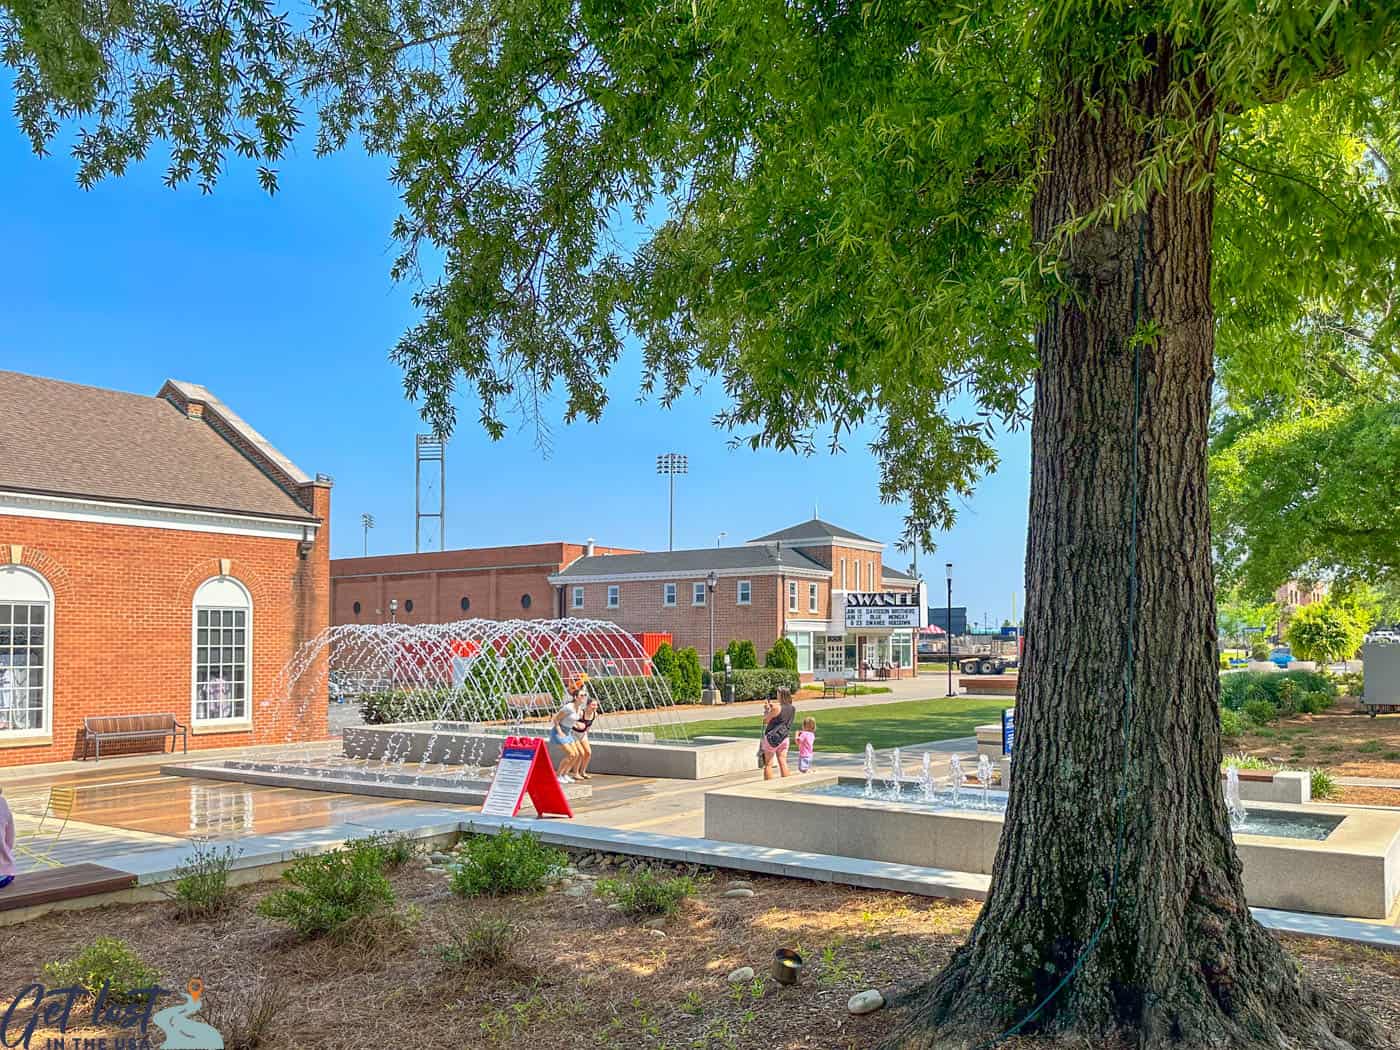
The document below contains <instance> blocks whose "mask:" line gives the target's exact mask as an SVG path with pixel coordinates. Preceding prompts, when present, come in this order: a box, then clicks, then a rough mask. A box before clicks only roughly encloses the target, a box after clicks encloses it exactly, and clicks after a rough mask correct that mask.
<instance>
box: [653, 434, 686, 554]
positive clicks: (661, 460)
mask: <svg viewBox="0 0 1400 1050" xmlns="http://www.w3.org/2000/svg"><path fill="white" fill-rule="evenodd" d="M656 472H657V473H658V474H665V475H667V476H669V477H670V479H671V528H670V539H669V540H668V541H667V546H666V549H667V550H671V551H673V550H675V549H676V475H677V474H689V473H690V461H689V460H688V459H686V457H685V456H683V455H681V453H679V452H663V453H662V454H661V455H659V456H657V457H656Z"/></svg>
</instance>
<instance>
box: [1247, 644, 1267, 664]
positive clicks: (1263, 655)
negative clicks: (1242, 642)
mask: <svg viewBox="0 0 1400 1050" xmlns="http://www.w3.org/2000/svg"><path fill="white" fill-rule="evenodd" d="M1249 658H1250V659H1251V660H1253V661H1255V662H1256V663H1261V664H1262V663H1263V662H1264V661H1265V660H1267V659H1268V658H1269V646H1268V644H1267V643H1265V642H1255V643H1254V644H1253V645H1252V646H1250V648H1249Z"/></svg>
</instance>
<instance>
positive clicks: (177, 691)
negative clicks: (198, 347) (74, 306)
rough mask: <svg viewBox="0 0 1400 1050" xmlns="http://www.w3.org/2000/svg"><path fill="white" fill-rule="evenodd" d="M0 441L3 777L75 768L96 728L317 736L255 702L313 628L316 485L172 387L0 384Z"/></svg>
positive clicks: (200, 400)
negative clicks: (141, 718) (146, 721)
mask: <svg viewBox="0 0 1400 1050" xmlns="http://www.w3.org/2000/svg"><path fill="white" fill-rule="evenodd" d="M0 435H3V438H4V441H3V445H4V448H5V454H4V456H2V457H0V766H7V765H20V764H25V763H36V762H49V761H58V760H65V759H71V758H76V757H78V756H79V755H81V753H82V739H81V738H82V722H83V718H84V717H88V716H95V715H112V714H164V713H173V714H174V715H175V716H176V718H177V720H179V721H180V722H183V723H185V724H186V725H188V726H189V728H190V748H191V750H194V749H197V748H211V747H232V746H239V745H245V744H252V743H281V742H283V741H284V740H285V739H286V738H287V735H288V733H289V732H292V733H295V734H296V736H297V738H298V739H317V738H320V737H324V736H325V735H326V726H325V715H326V707H325V704H324V702H312V703H309V704H307V706H306V708H305V711H304V713H302V714H299V715H298V717H297V718H287V717H286V712H285V710H284V709H283V707H284V705H278V707H277V708H276V709H274V708H273V707H272V701H274V700H277V699H282V698H279V697H276V696H274V695H273V694H274V692H275V691H276V690H277V689H278V688H280V687H281V685H282V683H280V682H279V681H278V676H279V673H280V672H281V671H282V669H283V667H284V666H285V664H286V663H287V661H288V660H289V659H290V658H291V656H292V655H293V653H294V652H295V651H296V650H297V648H298V647H299V646H300V645H301V644H302V643H303V642H304V641H306V640H307V639H309V638H311V637H313V636H315V635H316V634H318V633H319V632H320V631H321V630H323V629H324V628H325V627H326V626H327V625H328V623H329V621H330V564H329V556H328V548H329V540H330V535H329V527H328V522H329V518H330V480H329V479H328V478H325V477H322V476H317V477H315V478H312V477H309V476H307V475H306V474H304V473H303V472H302V471H301V470H300V469H299V468H297V467H296V465H295V464H293V463H292V462H291V461H290V460H289V459H287V458H286V457H285V456H283V455H282V454H281V453H280V452H278V451H277V450H276V449H275V448H273V447H272V446H271V445H270V444H269V443H268V442H267V440H266V439H265V438H263V437H262V435H260V434H259V433H258V432H257V431H256V430H254V429H253V428H252V427H250V426H249V425H248V424H247V423H245V422H244V421H243V420H242V419H240V418H239V417H238V416H237V415H236V414H235V413H234V412H233V411H232V410H231V409H230V408H229V407H228V406H226V405H225V404H223V403H222V402H221V401H219V399H218V398H216V397H215V396H214V395H213V394H211V393H210V392H209V391H208V390H206V389H204V388H203V387H201V386H197V385H194V384H190V383H180V382H175V381H173V380H172V381H168V382H166V383H165V385H164V386H163V387H161V389H160V391H159V392H158V393H157V394H156V396H154V397H149V396H143V395H139V394H129V393H122V392H119V391H114V390H103V389H99V388H96V387H87V386H78V385H75V384H72V383H63V382H58V381H56V380H51V379H43V378H39V377H36V376H28V375H21V374H18V373H14V372H0ZM315 677H316V676H314V675H313V676H309V678H310V679H314V678H315ZM310 699H312V700H317V699H319V700H324V698H323V697H321V698H310ZM136 746H139V747H142V748H149V747H150V746H151V742H149V741H147V742H144V743H141V744H139V745H136ZM109 750H111V751H113V752H115V751H116V750H117V749H116V748H115V747H113V748H110V749H109V748H108V747H106V746H104V748H103V753H104V755H105V754H107V753H108V752H109Z"/></svg>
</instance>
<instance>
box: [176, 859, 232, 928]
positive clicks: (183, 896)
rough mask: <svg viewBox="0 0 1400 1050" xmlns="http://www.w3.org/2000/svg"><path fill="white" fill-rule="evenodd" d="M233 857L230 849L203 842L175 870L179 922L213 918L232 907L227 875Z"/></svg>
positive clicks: (230, 888) (230, 889)
mask: <svg viewBox="0 0 1400 1050" xmlns="http://www.w3.org/2000/svg"><path fill="white" fill-rule="evenodd" d="M234 856H235V854H234V851H233V847H232V846H224V847H223V848H222V849H216V848H215V847H214V846H213V845H211V844H210V843H207V842H202V843H198V844H196V845H195V848H194V853H193V854H191V856H190V859H189V860H188V861H187V862H186V863H184V864H180V865H178V866H177V867H176V868H175V891H174V900H175V908H176V911H177V913H178V914H179V916H180V918H181V919H184V920H186V921H195V920H199V919H212V918H214V917H215V916H216V915H222V914H223V913H224V912H226V911H228V909H229V908H230V907H232V905H233V901H234V892H233V888H232V887H230V886H229V884H228V876H229V872H230V871H231V870H232V869H233V858H234Z"/></svg>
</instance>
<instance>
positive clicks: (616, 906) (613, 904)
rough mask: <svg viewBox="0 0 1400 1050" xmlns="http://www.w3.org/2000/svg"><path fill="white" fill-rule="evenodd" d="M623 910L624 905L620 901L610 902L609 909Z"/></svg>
mask: <svg viewBox="0 0 1400 1050" xmlns="http://www.w3.org/2000/svg"><path fill="white" fill-rule="evenodd" d="M621 910H622V905H621V904H619V903H617V902H616V901H614V902H613V903H612V904H609V905H608V911H621Z"/></svg>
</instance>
